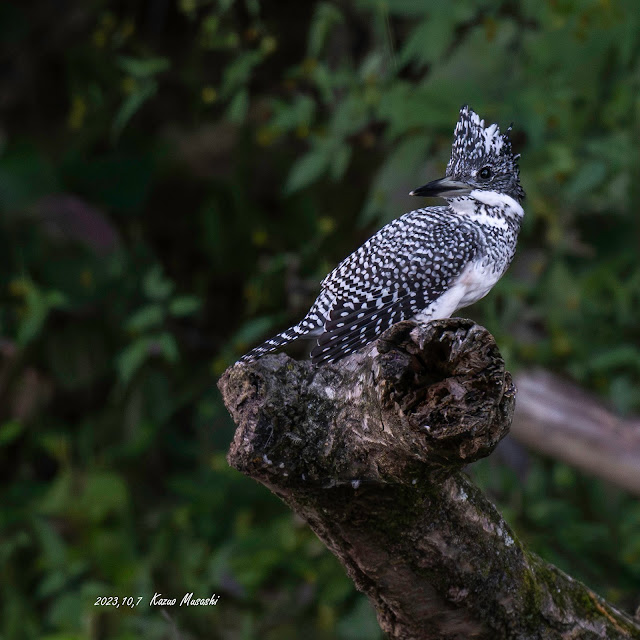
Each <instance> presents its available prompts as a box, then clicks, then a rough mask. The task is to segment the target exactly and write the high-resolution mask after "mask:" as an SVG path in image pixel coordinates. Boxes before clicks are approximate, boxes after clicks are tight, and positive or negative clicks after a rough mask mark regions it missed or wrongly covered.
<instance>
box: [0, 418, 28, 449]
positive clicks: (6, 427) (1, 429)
mask: <svg viewBox="0 0 640 640" xmlns="http://www.w3.org/2000/svg"><path fill="white" fill-rule="evenodd" d="M23 430H24V425H23V424H22V423H21V422H18V420H8V421H7V422H5V423H4V424H2V425H0V447H2V446H5V445H7V444H10V443H11V442H13V441H14V440H15V439H16V438H17V437H18V436H19V435H20V434H21V433H22V431H23Z"/></svg>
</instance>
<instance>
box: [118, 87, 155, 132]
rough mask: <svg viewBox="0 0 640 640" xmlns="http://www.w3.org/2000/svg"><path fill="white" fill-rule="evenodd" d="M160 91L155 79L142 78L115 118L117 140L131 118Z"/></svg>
mask: <svg viewBox="0 0 640 640" xmlns="http://www.w3.org/2000/svg"><path fill="white" fill-rule="evenodd" d="M157 91H158V84H157V83H156V81H155V80H148V79H147V80H142V81H140V82H139V83H138V84H137V85H136V87H135V89H134V90H133V91H132V92H131V93H130V94H129V95H128V96H127V97H126V98H125V99H124V101H123V103H122V104H121V105H120V108H119V109H118V111H117V112H116V115H115V117H114V118H113V126H112V128H111V134H112V139H113V140H117V139H118V137H119V136H120V134H121V133H122V130H123V129H124V128H125V127H126V126H127V124H128V122H129V120H131V118H133V116H134V115H135V114H136V113H137V112H138V111H139V110H140V109H141V108H142V105H144V103H145V102H147V101H148V100H149V99H151V98H152V97H153V96H154V95H155V94H156V92H157Z"/></svg>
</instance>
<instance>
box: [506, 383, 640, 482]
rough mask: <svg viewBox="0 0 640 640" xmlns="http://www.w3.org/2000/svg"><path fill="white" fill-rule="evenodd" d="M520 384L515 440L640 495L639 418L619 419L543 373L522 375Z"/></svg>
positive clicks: (513, 431) (585, 395)
mask: <svg viewBox="0 0 640 640" xmlns="http://www.w3.org/2000/svg"><path fill="white" fill-rule="evenodd" d="M516 386H517V388H518V401H517V402H516V409H515V414H514V418H513V425H512V427H511V435H512V436H513V437H514V438H516V439H517V440H518V441H519V442H521V443H522V444H524V445H526V446H527V447H529V448H530V449H532V450H534V451H538V452H540V453H543V454H545V455H548V456H550V457H552V458H555V459H557V460H562V461H564V462H566V463H568V464H570V465H572V466H575V467H578V468H579V469H582V470H584V471H586V472H588V473H591V474H593V475H596V476H598V477H600V478H603V479H605V480H608V481H610V482H612V483H614V484H616V485H618V486H619V487H622V488H624V489H627V490H629V491H632V492H634V493H636V494H640V419H637V418H636V419H624V418H621V417H619V416H616V415H615V414H614V413H612V412H611V411H609V410H608V409H606V408H605V407H604V406H603V405H602V403H600V402H598V401H597V400H596V399H594V398H593V397H592V396H591V395H589V394H588V393H586V392H585V391H584V390H582V389H581V388H580V387H578V386H577V385H575V384H572V383H570V382H567V381H565V380H562V379H561V378H558V377H557V376H554V375H553V374H551V373H548V372H546V371H543V370H536V371H529V372H525V373H521V374H520V375H519V376H517V377H516Z"/></svg>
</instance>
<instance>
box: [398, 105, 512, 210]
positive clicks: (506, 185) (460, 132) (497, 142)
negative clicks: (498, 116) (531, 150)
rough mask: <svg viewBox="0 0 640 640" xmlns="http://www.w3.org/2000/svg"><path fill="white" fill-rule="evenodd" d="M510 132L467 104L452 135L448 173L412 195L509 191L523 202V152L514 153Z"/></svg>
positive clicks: (449, 197) (460, 194) (506, 192)
mask: <svg viewBox="0 0 640 640" xmlns="http://www.w3.org/2000/svg"><path fill="white" fill-rule="evenodd" d="M509 131H511V127H509V128H508V129H507V132H506V133H504V134H501V133H500V128H499V127H498V125H497V124H491V125H489V126H487V127H485V124H484V120H481V119H480V116H479V115H478V114H477V113H476V112H475V111H473V110H472V109H470V108H469V107H468V106H467V105H465V106H464V107H462V109H460V119H459V120H458V123H457V124H456V128H455V131H454V134H453V148H452V149H451V159H450V160H449V164H448V165H447V173H446V176H445V177H444V178H442V179H440V180H434V181H433V182H430V183H429V184H426V185H424V186H423V187H420V188H418V189H415V190H414V191H412V192H411V194H410V195H412V196H429V197H440V198H447V199H453V198H461V197H465V196H468V195H469V194H470V193H471V192H472V191H476V190H480V191H493V192H497V193H502V194H506V195H508V196H511V197H512V198H513V199H514V200H516V201H517V202H519V203H520V202H522V200H523V199H524V189H523V188H522V186H521V185H520V170H519V168H518V158H519V157H520V155H519V154H518V155H514V153H513V151H512V149H511V141H510V140H509V135H508V134H509Z"/></svg>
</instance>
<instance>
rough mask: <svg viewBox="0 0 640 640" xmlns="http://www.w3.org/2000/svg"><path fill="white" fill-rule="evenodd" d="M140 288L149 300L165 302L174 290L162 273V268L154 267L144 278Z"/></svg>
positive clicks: (171, 283)
mask: <svg viewBox="0 0 640 640" xmlns="http://www.w3.org/2000/svg"><path fill="white" fill-rule="evenodd" d="M142 288H143V291H144V293H145V295H146V296H147V297H148V298H150V299H151V300H166V299H167V298H168V297H169V296H170V295H171V293H172V292H173V289H174V284H173V282H171V280H169V279H168V278H166V277H165V276H164V275H163V273H162V267H161V266H160V265H155V266H154V267H153V268H151V269H150V270H149V271H148V272H147V273H146V274H145V276H144V279H143V281H142Z"/></svg>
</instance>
